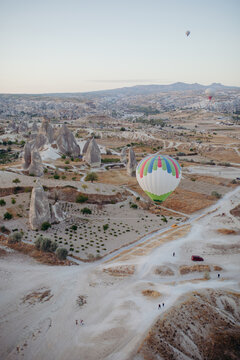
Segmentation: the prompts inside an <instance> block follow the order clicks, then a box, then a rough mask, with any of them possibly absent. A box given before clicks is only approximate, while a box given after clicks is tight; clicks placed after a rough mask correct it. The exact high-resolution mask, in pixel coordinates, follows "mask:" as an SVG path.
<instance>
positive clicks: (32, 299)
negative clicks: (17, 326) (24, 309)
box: [22, 288, 53, 305]
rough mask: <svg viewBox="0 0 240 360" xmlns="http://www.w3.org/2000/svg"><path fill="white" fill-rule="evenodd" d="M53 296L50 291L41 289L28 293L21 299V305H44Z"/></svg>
mask: <svg viewBox="0 0 240 360" xmlns="http://www.w3.org/2000/svg"><path fill="white" fill-rule="evenodd" d="M52 297H53V295H52V294H51V290H50V289H46V288H41V289H37V290H35V291H33V292H30V293H28V294H27V295H25V296H24V297H23V298H22V303H23V304H26V303H27V304H29V305H35V304H36V303H44V302H46V301H49V300H50V299H51V298H52Z"/></svg>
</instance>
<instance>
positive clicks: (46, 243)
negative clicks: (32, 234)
mask: <svg viewBox="0 0 240 360" xmlns="http://www.w3.org/2000/svg"><path fill="white" fill-rule="evenodd" d="M51 243H52V242H51V240H50V239H48V238H42V239H41V241H40V250H42V251H50V249H51Z"/></svg>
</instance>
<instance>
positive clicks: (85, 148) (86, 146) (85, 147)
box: [82, 139, 91, 155]
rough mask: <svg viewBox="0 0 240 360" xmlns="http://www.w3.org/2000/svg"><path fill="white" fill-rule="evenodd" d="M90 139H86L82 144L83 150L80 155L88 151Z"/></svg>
mask: <svg viewBox="0 0 240 360" xmlns="http://www.w3.org/2000/svg"><path fill="white" fill-rule="evenodd" d="M90 141H91V139H87V141H86V142H85V144H84V147H83V150H82V154H83V155H85V154H86V152H87V149H88V145H89V144H90Z"/></svg>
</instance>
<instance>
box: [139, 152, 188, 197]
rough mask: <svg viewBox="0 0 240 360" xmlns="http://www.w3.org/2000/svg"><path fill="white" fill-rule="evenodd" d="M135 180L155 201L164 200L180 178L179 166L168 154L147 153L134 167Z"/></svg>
mask: <svg viewBox="0 0 240 360" xmlns="http://www.w3.org/2000/svg"><path fill="white" fill-rule="evenodd" d="M136 176H137V181H138V183H139V185H140V186H141V188H142V189H143V191H145V193H146V194H147V195H148V196H149V197H150V199H152V200H153V201H155V202H156V203H161V202H162V201H164V200H166V199H167V197H168V196H169V195H171V193H172V192H173V190H175V189H176V187H177V186H178V184H179V183H180V180H181V167H180V165H179V164H178V162H177V161H176V160H175V159H173V158H171V157H170V156H168V155H160V154H154V155H148V156H146V157H145V158H144V159H142V160H141V161H140V163H139V164H138V166H137V169H136Z"/></svg>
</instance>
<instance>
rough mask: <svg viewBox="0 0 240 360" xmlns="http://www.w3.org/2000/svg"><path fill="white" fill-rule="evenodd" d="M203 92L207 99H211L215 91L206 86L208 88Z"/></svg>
mask: <svg viewBox="0 0 240 360" xmlns="http://www.w3.org/2000/svg"><path fill="white" fill-rule="evenodd" d="M205 94H206V95H207V97H208V100H209V101H211V100H212V97H213V96H214V94H215V91H214V90H213V89H212V88H208V89H206V90H205Z"/></svg>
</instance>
